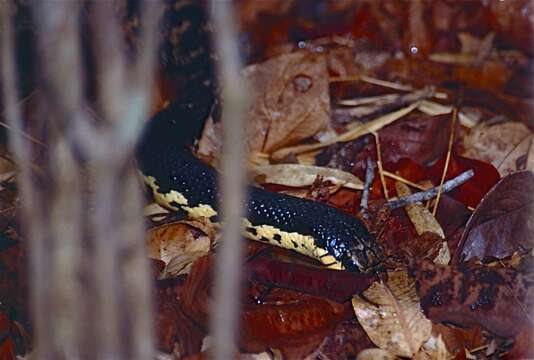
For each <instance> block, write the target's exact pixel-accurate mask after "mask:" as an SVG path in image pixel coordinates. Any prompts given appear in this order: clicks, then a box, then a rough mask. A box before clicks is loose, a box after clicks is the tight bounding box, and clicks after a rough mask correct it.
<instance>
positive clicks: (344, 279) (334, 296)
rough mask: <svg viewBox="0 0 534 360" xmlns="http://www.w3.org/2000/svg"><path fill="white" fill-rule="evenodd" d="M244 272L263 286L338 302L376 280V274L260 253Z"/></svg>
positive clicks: (345, 299) (347, 298)
mask: <svg viewBox="0 0 534 360" xmlns="http://www.w3.org/2000/svg"><path fill="white" fill-rule="evenodd" d="M247 274H248V277H249V280H253V281H257V282H260V283H262V284H265V285H267V286H278V287H282V288H288V289H291V290H297V291H302V292H305V293H308V294H313V295H316V296H321V297H324V298H328V299H330V300H333V301H338V302H344V301H348V300H349V299H350V298H351V297H352V295H354V294H356V293H358V292H361V291H362V290H364V289H366V288H367V287H369V285H371V283H372V282H373V281H374V280H376V276H374V275H370V274H359V273H350V272H346V271H338V270H329V269H319V268H314V267H311V266H306V265H300V264H295V263H286V262H281V261H276V260H270V259H268V258H266V257H264V256H257V257H256V258H254V259H253V260H252V261H251V262H250V263H249V264H248V266H247Z"/></svg>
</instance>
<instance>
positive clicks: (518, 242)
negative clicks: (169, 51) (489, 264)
mask: <svg viewBox="0 0 534 360" xmlns="http://www.w3.org/2000/svg"><path fill="white" fill-rule="evenodd" d="M532 194H534V174H533V173H532V172H530V171H521V172H517V173H514V174H511V175H508V176H506V177H504V178H503V179H502V180H501V181H499V182H498V183H497V185H495V187H493V189H491V190H490V191H489V192H488V193H487V194H486V196H485V197H484V198H483V199H482V201H481V203H480V205H479V206H478V207H477V209H476V210H475V212H474V213H473V215H472V216H471V218H470V219H469V221H468V223H467V225H466V228H465V230H464V232H463V235H462V238H461V240H460V243H459V244H458V248H457V250H456V252H455V255H454V259H453V261H454V263H456V264H458V263H459V262H461V261H467V260H469V259H471V258H474V257H477V258H479V259H480V260H483V259H485V258H487V257H493V258H497V259H502V258H505V257H508V256H510V255H512V254H513V253H514V252H515V251H520V252H526V251H528V250H529V249H531V248H532V247H533V245H534V243H533V240H534V237H533V234H534V222H533V221H532V215H533V198H532Z"/></svg>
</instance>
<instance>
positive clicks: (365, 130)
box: [272, 102, 419, 160]
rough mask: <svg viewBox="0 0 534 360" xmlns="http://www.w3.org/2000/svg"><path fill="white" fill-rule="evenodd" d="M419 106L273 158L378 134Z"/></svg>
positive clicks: (292, 148) (277, 152)
mask: <svg viewBox="0 0 534 360" xmlns="http://www.w3.org/2000/svg"><path fill="white" fill-rule="evenodd" d="M418 105H419V103H418V102H415V103H413V104H411V105H409V106H406V107H404V108H402V109H399V110H397V111H394V112H391V113H388V114H386V115H383V116H380V117H378V118H376V119H374V120H372V121H369V122H366V123H365V124H358V125H357V126H356V127H354V128H352V129H350V130H348V131H346V132H344V133H342V134H340V135H338V136H337V137H336V138H334V139H332V140H330V141H326V142H324V143H316V144H304V145H297V146H292V147H287V148H283V149H280V150H277V151H275V152H274V153H273V154H272V158H273V159H274V160H281V159H284V158H286V157H287V156H289V155H290V154H301V153H305V152H309V151H313V150H317V149H321V148H323V147H326V146H329V145H332V144H335V143H337V142H347V141H351V140H355V139H357V138H359V137H360V136H363V135H366V134H369V133H372V132H376V131H378V130H380V129H382V128H383V127H384V126H386V125H389V124H391V123H393V122H394V121H396V120H398V119H400V118H402V117H403V116H405V115H407V114H409V113H410V112H412V111H413V110H414V109H415V108H417V106H418Z"/></svg>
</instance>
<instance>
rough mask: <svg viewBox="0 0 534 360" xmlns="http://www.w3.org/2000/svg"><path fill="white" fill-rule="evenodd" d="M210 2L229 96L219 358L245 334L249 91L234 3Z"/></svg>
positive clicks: (215, 325) (218, 288)
mask: <svg viewBox="0 0 534 360" xmlns="http://www.w3.org/2000/svg"><path fill="white" fill-rule="evenodd" d="M210 5H211V6H210V9H211V19H212V21H213V27H214V31H213V33H214V43H215V46H216V50H217V52H218V54H219V57H220V63H219V67H218V75H219V79H220V81H221V84H222V100H223V111H222V124H223V154H222V162H221V165H222V168H223V172H222V175H221V179H220V181H219V182H220V185H221V186H220V188H221V192H222V201H221V206H220V208H221V215H222V221H223V229H222V238H223V241H222V245H221V251H220V253H219V255H218V257H217V261H216V264H215V289H214V299H215V301H214V307H213V309H212V312H211V314H212V316H211V324H210V325H211V331H212V333H213V336H214V344H213V348H212V349H211V356H212V357H213V358H215V359H233V358H235V355H236V349H237V348H236V340H237V334H238V333H239V332H238V326H239V321H238V320H239V311H240V309H239V304H240V293H241V291H240V284H241V279H240V275H239V274H240V270H241V262H242V243H241V219H242V216H243V215H244V207H243V203H244V200H245V196H246V192H245V186H244V184H245V177H246V175H245V166H244V165H245V161H246V156H245V153H244V143H243V139H244V138H245V129H244V128H245V116H246V111H247V104H248V101H247V94H248V92H247V90H248V89H247V86H246V83H244V78H243V77H242V76H241V75H240V71H241V60H240V57H239V47H238V40H237V39H238V38H237V30H236V27H235V26H234V24H236V22H235V20H234V16H233V6H232V3H231V2H229V1H218V0H213V1H212V2H211V4H210Z"/></svg>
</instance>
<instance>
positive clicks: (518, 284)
mask: <svg viewBox="0 0 534 360" xmlns="http://www.w3.org/2000/svg"><path fill="white" fill-rule="evenodd" d="M414 272H415V276H416V280H417V291H418V294H419V296H420V297H421V305H422V307H423V309H424V310H425V313H426V315H427V316H428V317H429V319H431V320H432V321H435V322H449V323H453V324H456V325H459V326H473V325H476V324H478V325H481V326H483V327H484V328H486V329H487V330H489V331H491V332H493V333H494V334H496V335H499V336H503V337H510V336H514V335H515V334H517V332H518V331H520V330H521V328H522V327H523V326H525V324H530V323H531V322H532V318H531V314H530V313H529V312H530V309H532V305H534V291H533V290H534V289H533V288H532V285H533V284H534V277H533V273H521V272H518V271H517V270H514V269H509V268H494V267H487V266H481V265H461V266H458V267H452V266H442V265H437V264H432V263H431V262H428V261H424V262H421V263H420V264H419V265H418V266H417V267H415V268H414Z"/></svg>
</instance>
